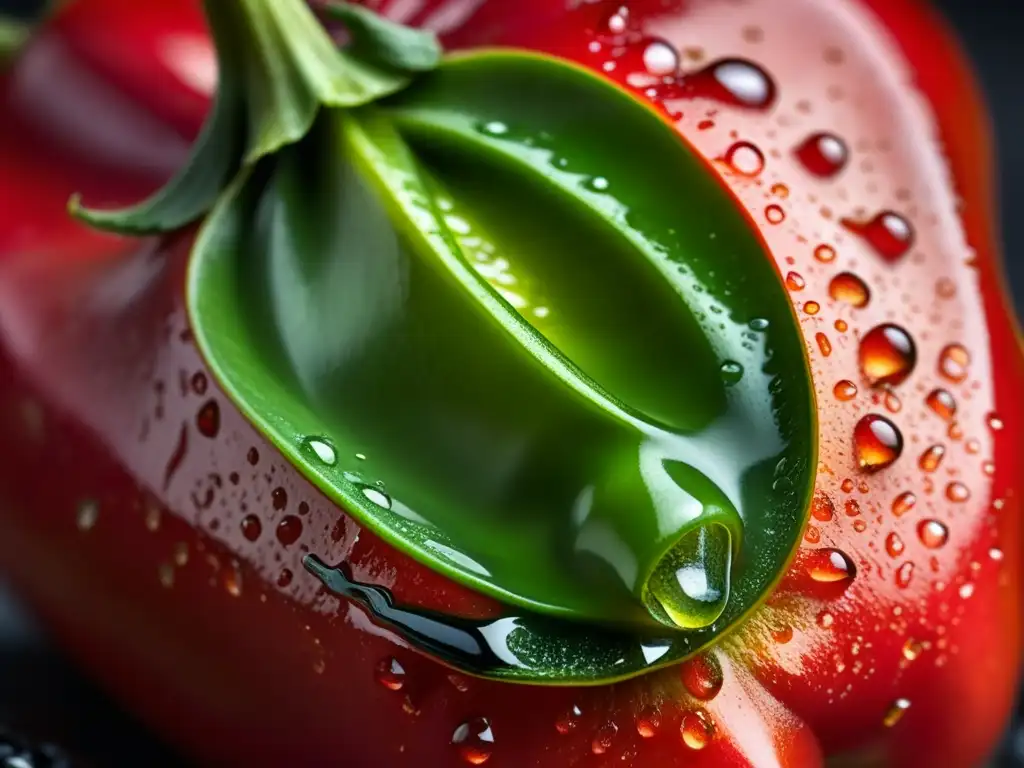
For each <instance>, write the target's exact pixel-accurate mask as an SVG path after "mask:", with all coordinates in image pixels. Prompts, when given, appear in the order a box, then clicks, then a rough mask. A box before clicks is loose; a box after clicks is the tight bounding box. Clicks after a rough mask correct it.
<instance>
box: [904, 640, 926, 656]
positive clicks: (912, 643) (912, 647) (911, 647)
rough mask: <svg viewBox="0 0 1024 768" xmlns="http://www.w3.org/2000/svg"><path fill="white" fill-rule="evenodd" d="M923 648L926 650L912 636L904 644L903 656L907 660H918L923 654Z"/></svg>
mask: <svg viewBox="0 0 1024 768" xmlns="http://www.w3.org/2000/svg"><path fill="white" fill-rule="evenodd" d="M922 650H924V647H923V646H922V645H921V643H919V642H917V641H916V640H914V639H912V638H908V639H907V642H905V643H904V644H903V658H904V659H906V660H907V661H916V660H917V658H918V657H919V656H920V655H921V651H922Z"/></svg>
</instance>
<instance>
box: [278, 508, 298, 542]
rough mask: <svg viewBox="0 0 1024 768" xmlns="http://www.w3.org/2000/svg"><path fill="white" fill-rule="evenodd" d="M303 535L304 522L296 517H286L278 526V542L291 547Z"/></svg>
mask: <svg viewBox="0 0 1024 768" xmlns="http://www.w3.org/2000/svg"><path fill="white" fill-rule="evenodd" d="M301 535H302V521H301V520H300V519H299V518H297V517H296V516H295V515H285V517H284V518H283V519H282V520H281V522H280V523H278V524H277V540H278V541H279V542H281V543H282V544H283V545H284V546H286V547H289V546H291V545H292V544H294V543H295V542H296V541H298V540H299V537H300V536H301Z"/></svg>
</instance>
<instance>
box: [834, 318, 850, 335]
mask: <svg viewBox="0 0 1024 768" xmlns="http://www.w3.org/2000/svg"><path fill="white" fill-rule="evenodd" d="M849 327H850V326H849V325H848V324H847V322H846V321H845V320H843V319H842V318H840V319H839V320H836V322H835V328H836V330H837V331H839V332H840V333H846V329H847V328H849Z"/></svg>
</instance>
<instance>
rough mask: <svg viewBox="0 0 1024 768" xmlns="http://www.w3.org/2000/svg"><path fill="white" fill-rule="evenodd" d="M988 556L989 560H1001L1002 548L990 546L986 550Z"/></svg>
mask: <svg viewBox="0 0 1024 768" xmlns="http://www.w3.org/2000/svg"><path fill="white" fill-rule="evenodd" d="M988 556H989V559H990V560H994V561H995V562H997V563H998V562H1002V559H1003V550H1001V549H999V547H992V549H990V550H989V551H988Z"/></svg>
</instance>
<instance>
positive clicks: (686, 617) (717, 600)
mask: <svg viewBox="0 0 1024 768" xmlns="http://www.w3.org/2000/svg"><path fill="white" fill-rule="evenodd" d="M731 562H732V536H731V534H730V533H729V529H728V528H726V527H725V526H723V525H718V524H715V523H712V524H709V525H702V526H700V527H699V528H697V529H696V530H694V531H691V532H689V533H687V534H686V535H685V536H683V538H682V539H680V540H679V542H678V543H677V544H676V546H675V547H674V548H673V549H672V551H671V552H670V553H669V554H668V555H666V556H665V557H664V558H663V559H662V561H661V562H660V563H659V564H658V567H657V568H656V569H655V571H654V574H653V575H652V576H651V578H650V581H649V582H648V587H647V594H645V596H644V597H645V602H646V604H647V607H648V610H650V611H651V613H652V615H654V616H655V617H658V618H659V619H661V620H662V621H666V622H667V623H672V624H674V625H675V626H678V627H682V628H684V629H700V628H702V627H706V626H709V625H711V624H712V623H714V621H715V620H716V619H717V618H718V617H719V616H721V615H722V611H724V610H725V606H726V603H727V602H728V600H729V572H730V567H731Z"/></svg>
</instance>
